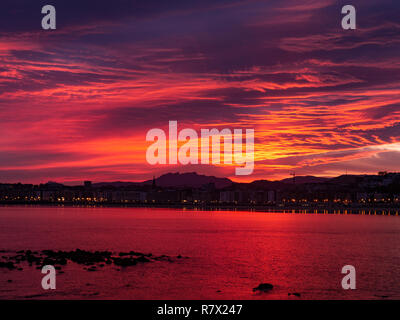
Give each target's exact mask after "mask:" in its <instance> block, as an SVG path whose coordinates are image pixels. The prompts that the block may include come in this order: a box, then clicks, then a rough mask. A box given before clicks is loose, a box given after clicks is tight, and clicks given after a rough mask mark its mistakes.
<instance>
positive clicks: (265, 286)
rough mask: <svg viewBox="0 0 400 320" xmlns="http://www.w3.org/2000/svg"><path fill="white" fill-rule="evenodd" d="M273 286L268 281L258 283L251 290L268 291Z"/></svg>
mask: <svg viewBox="0 0 400 320" xmlns="http://www.w3.org/2000/svg"><path fill="white" fill-rule="evenodd" d="M273 288H274V286H273V285H272V284H270V283H260V284H259V285H258V287H256V288H253V291H261V292H268V291H270V290H272V289H273Z"/></svg>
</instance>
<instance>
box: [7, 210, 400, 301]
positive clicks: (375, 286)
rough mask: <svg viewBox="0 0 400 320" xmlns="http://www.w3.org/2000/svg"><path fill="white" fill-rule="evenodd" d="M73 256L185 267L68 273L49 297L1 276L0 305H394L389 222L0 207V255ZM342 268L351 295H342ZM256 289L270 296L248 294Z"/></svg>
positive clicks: (396, 287) (394, 224)
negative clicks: (128, 255) (350, 276)
mask: <svg viewBox="0 0 400 320" xmlns="http://www.w3.org/2000/svg"><path fill="white" fill-rule="evenodd" d="M76 248H80V249H85V250H111V251H115V252H121V251H130V250H134V251H139V252H143V253H152V254H154V255H168V256H171V257H177V256H178V255H182V256H183V257H185V258H183V259H173V262H168V261H158V262H154V263H146V264H139V265H136V266H133V267H127V268H122V269H118V268H117V267H115V266H106V267H105V268H102V269H101V270H99V271H96V272H88V271H86V270H83V268H82V266H81V265H75V264H73V263H69V264H68V265H67V266H66V267H64V268H63V269H62V270H63V271H64V273H61V274H57V289H56V290H53V291H51V292H49V291H44V290H43V289H42V287H41V279H42V276H43V275H42V274H41V270H37V269H36V268H35V267H29V266H28V265H26V266H24V268H23V271H18V270H8V269H4V268H1V269H0V299H16V298H17V299H24V298H39V299H40V298H51V299H66V298H68V299H299V298H298V297H293V296H288V293H290V292H298V293H300V294H301V297H300V299H381V298H385V299H400V217H397V216H365V215H333V214H329V215H328V214H289V213H263V212H232V211H190V210H182V209H144V208H74V207H13V206H11V207H0V250H1V251H5V252H10V251H12V252H15V251H18V250H27V249H31V250H43V249H53V250H75V249H76ZM3 254H4V253H3ZM1 255H2V254H1V253H0V256H1ZM186 257H187V258H186ZM344 265H353V266H354V267H355V268H356V272H357V273H356V285H357V289H356V290H343V289H342V287H341V280H342V277H343V276H344V275H342V274H341V269H342V267H343V266H344ZM263 282H268V283H271V284H273V285H274V289H273V290H272V291H271V292H269V293H264V294H257V293H253V292H252V288H254V287H256V286H257V285H258V284H260V283H263Z"/></svg>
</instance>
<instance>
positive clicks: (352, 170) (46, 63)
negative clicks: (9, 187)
mask: <svg viewBox="0 0 400 320" xmlns="http://www.w3.org/2000/svg"><path fill="white" fill-rule="evenodd" d="M4 3H5V4H6V6H5V8H4V10H2V11H1V13H0V17H1V19H0V21H1V22H0V25H1V28H0V30H1V32H0V61H1V67H0V181H2V182H10V183H13V182H24V183H40V182H45V181H49V180H50V181H57V182H60V183H66V184H74V183H77V182H79V181H82V180H92V181H97V182H100V181H117V180H121V177H123V179H122V181H143V180H146V179H149V177H150V178H151V177H152V176H153V175H156V176H160V175H162V174H164V173H167V172H177V171H179V172H193V171H196V172H198V173H199V174H205V175H212V176H220V177H228V178H230V179H231V180H234V181H238V182H249V181H254V180H260V179H266V180H280V179H284V178H288V177H290V174H291V172H296V174H297V175H302V176H307V175H313V176H321V177H333V176H338V175H341V174H345V173H346V172H347V173H348V174H376V173H377V171H379V170H383V171H388V172H390V171H399V170H400V169H399V166H398V163H399V160H400V87H399V85H398V83H399V80H400V59H399V57H398V52H399V46H400V41H399V39H398V37H396V34H399V32H400V24H399V22H398V17H399V16H400V5H399V4H393V2H392V1H388V0H385V1H381V2H380V3H379V4H376V1H352V4H353V5H354V6H355V7H356V8H358V9H359V11H358V13H357V29H356V30H343V29H342V28H341V18H342V14H341V7H342V3H338V2H337V1H332V0H324V1H307V2H306V3H303V4H298V3H296V1H292V0H285V1H268V2H266V1H257V0H246V1H236V0H232V1H228V0H224V1H218V3H215V1H208V0H205V1H201V2H198V3H197V2H196V3H195V4H194V3H190V4H189V3H187V2H186V1H178V0H177V1H172V2H168V4H167V3H165V1H152V2H151V3H146V2H143V3H142V4H140V5H138V3H136V2H132V3H131V4H127V3H126V2H125V1H122V0H116V1H113V3H112V5H110V3H109V2H108V1H98V2H96V8H93V5H92V2H91V1H85V0H83V1H79V2H78V1H69V2H68V3H65V2H64V3H63V2H62V1H53V5H54V6H55V7H56V9H57V29H56V30H46V31H45V30H42V29H41V27H40V19H41V17H42V15H41V11H40V10H41V6H40V5H37V4H35V3H33V2H32V1H20V2H19V3H18V4H16V3H15V2H13V1H4ZM77 7H79V10H76V8H77ZM389 9H390V10H389ZM105 12H106V13H107V14H105ZM172 120H176V121H178V122H179V126H180V129H183V128H187V127H189V128H192V129H194V130H197V131H198V130H199V129H200V128H208V129H212V128H217V129H222V128H243V129H247V128H251V129H254V130H255V162H254V172H253V174H251V175H249V176H243V177H238V176H235V173H234V169H235V166H233V165H225V164H224V165H187V166H183V165H176V166H175V165H157V166H151V165H149V164H148V163H147V162H146V149H147V147H148V146H149V145H150V144H151V143H149V142H147V141H146V133H147V132H148V130H151V129H152V128H161V129H163V130H166V129H167V126H168V121H172Z"/></svg>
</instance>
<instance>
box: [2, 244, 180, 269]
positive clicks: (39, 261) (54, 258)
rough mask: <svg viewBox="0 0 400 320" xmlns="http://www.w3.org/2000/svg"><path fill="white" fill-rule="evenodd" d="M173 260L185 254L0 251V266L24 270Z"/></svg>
mask: <svg viewBox="0 0 400 320" xmlns="http://www.w3.org/2000/svg"><path fill="white" fill-rule="evenodd" d="M174 259H182V256H180V255H178V256H177V257H175V258H173V257H169V256H166V255H161V256H154V255H153V254H151V253H148V254H145V253H141V252H136V251H129V252H119V253H113V252H111V251H86V250H81V249H76V250H73V251H60V250H59V251H54V250H42V251H32V250H21V251H17V252H6V251H3V252H2V253H1V258H0V268H5V269H8V270H20V271H21V270H23V266H24V264H25V265H28V266H30V267H33V266H35V267H36V268H37V269H41V268H42V267H43V266H45V265H52V266H54V267H55V269H56V270H61V269H62V267H63V266H65V265H67V264H68V263H76V264H78V265H82V266H83V267H84V270H87V271H96V270H98V268H103V267H105V266H107V265H114V266H118V267H131V266H135V265H137V264H140V263H151V262H155V261H167V262H173V261H174Z"/></svg>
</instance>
